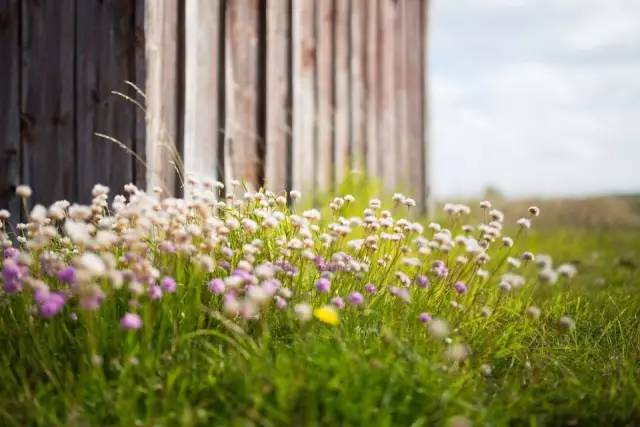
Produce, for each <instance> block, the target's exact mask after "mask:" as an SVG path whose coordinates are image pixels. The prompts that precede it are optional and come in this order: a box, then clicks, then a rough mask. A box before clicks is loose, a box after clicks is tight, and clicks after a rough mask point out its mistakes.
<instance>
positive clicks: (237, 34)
mask: <svg viewBox="0 0 640 427" xmlns="http://www.w3.org/2000/svg"><path fill="white" fill-rule="evenodd" d="M258 6H259V1H258V0H230V1H229V2H228V3H227V9H226V13H227V16H226V20H227V22H226V30H227V33H226V35H225V37H226V53H225V55H226V70H225V72H226V85H225V89H226V94H225V96H226V113H225V114H226V124H225V145H226V147H225V152H226V158H225V171H226V172H227V173H228V175H229V177H231V178H234V179H239V180H241V181H243V182H244V183H245V184H246V185H248V186H249V187H251V188H253V189H257V188H258V187H259V186H260V182H259V176H260V171H259V168H260V167H261V162H260V159H259V158H258V144H259V140H260V135H259V133H258V75H257V73H258V35H257V31H258Z"/></svg>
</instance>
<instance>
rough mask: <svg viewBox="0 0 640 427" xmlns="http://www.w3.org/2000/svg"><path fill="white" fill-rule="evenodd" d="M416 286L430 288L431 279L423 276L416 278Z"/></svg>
mask: <svg viewBox="0 0 640 427" xmlns="http://www.w3.org/2000/svg"><path fill="white" fill-rule="evenodd" d="M416 284H417V285H418V287H420V288H422V289H424V288H426V287H428V286H429V278H428V277H427V276H425V275H423V274H421V275H419V276H418V277H416Z"/></svg>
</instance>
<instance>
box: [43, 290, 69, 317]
mask: <svg viewBox="0 0 640 427" xmlns="http://www.w3.org/2000/svg"><path fill="white" fill-rule="evenodd" d="M64 304H65V297H64V295H63V294H61V293H60V292H48V294H47V296H46V297H44V298H43V299H42V300H41V301H40V302H39V305H40V316H41V317H42V318H43V319H51V318H52V317H54V316H55V315H56V314H58V313H59V312H60V311H61V310H62V308H63V307H64Z"/></svg>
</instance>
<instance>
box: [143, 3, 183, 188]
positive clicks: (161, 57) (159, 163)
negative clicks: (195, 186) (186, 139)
mask: <svg viewBox="0 0 640 427" xmlns="http://www.w3.org/2000/svg"><path fill="white" fill-rule="evenodd" d="M145 6H146V8H145V28H146V31H147V48H146V57H147V81H146V93H147V117H146V119H147V140H146V161H147V173H146V181H147V186H148V187H149V188H153V187H160V188H162V189H163V190H164V191H165V192H166V193H167V194H173V193H174V189H175V182H176V176H175V175H176V174H175V166H174V164H179V163H180V160H179V159H178V158H177V156H176V140H177V137H178V127H179V123H178V107H179V102H178V99H179V98H178V81H179V80H178V42H179V34H178V31H179V24H178V6H179V2H178V0H163V1H155V0H147V1H146V3H145Z"/></svg>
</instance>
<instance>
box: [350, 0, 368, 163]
mask: <svg viewBox="0 0 640 427" xmlns="http://www.w3.org/2000/svg"><path fill="white" fill-rule="evenodd" d="M367 9H368V7H367V0H351V27H350V49H351V52H350V60H349V63H350V65H349V66H350V74H351V76H350V77H351V78H350V80H351V99H350V103H351V105H350V110H351V147H350V152H351V159H350V165H351V167H352V168H353V169H357V170H362V169H364V167H365V162H366V158H367V157H366V155H367V154H366V138H367V121H366V118H367V115H366V114H367V87H366V82H367V70H368V69H367V42H366V41H367V38H366V36H367Z"/></svg>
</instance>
